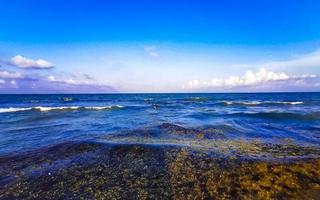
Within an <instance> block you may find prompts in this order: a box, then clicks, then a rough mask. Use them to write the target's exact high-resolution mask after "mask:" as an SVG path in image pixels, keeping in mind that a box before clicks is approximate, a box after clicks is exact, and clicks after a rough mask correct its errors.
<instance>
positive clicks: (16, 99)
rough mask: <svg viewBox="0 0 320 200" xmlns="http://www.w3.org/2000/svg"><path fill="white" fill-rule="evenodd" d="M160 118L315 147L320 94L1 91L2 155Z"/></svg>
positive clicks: (319, 136) (99, 137)
mask: <svg viewBox="0 0 320 200" xmlns="http://www.w3.org/2000/svg"><path fill="white" fill-rule="evenodd" d="M165 123H169V124H173V125H179V126H182V127H186V128H199V129H200V128H203V127H211V128H214V129H215V130H217V131H218V132H219V133H221V134H223V136H224V138H226V139H241V140H256V139H258V140H260V141H262V142H272V143H277V142H281V141H282V140H283V139H290V140H292V141H293V142H295V143H299V144H301V145H306V146H307V145H316V146H318V145H320V93H272V94H271V93H270V94H267V93H264V94H262V93H257V94H90V95H89V94H88V95H67V94H63V95H0V130H1V131H0V154H10V153H13V152H19V151H20V152H21V151H26V150H31V149H34V148H40V147H45V146H48V145H53V144H57V143H62V142H68V141H74V140H80V141H88V140H89V141H92V140H93V141H103V140H104V139H105V138H106V136H108V135H110V134H113V135H117V134H122V133H123V132H127V133H128V131H131V130H132V131H134V130H140V131H141V130H145V129H149V128H153V129H156V128H157V127H159V126H161V124H165ZM129 133H130V132H129ZM133 133H134V132H133ZM176 139H177V138H176ZM178 139H179V138H178ZM105 140H107V139H105ZM176 141H177V140H176ZM178 143H179V140H178Z"/></svg>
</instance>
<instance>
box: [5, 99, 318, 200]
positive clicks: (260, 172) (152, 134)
mask: <svg viewBox="0 0 320 200" xmlns="http://www.w3.org/2000/svg"><path fill="white" fill-rule="evenodd" d="M0 129H1V132H0V186H1V187H0V188H2V189H0V198H25V199H32V198H41V199H57V198H64V199H72V198H74V197H75V196H76V197H77V198H84V199H88V198H89V199H92V198H96V199H105V198H107V199H123V198H125V199H130V198H131V199H137V198H139V199H145V198H149V199H150V198H151V199H157V198H162V199H210V198H213V199H239V198H240V199H248V198H249V199H266V198H276V199H286V198H296V197H298V198H304V199H305V198H314V199H317V198H320V196H319V194H320V174H319V171H320V163H319V161H320V159H319V157H320V93H277V94H112V95H111V94H99V95H95V94H93V95H0Z"/></svg>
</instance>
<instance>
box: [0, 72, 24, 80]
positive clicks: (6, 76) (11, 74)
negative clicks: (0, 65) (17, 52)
mask: <svg viewBox="0 0 320 200" xmlns="http://www.w3.org/2000/svg"><path fill="white" fill-rule="evenodd" d="M0 78H4V79H19V78H23V75H22V74H20V73H19V72H8V71H0Z"/></svg>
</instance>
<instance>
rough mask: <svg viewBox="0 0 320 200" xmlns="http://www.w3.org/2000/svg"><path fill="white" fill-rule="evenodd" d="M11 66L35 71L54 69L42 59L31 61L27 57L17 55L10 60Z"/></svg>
mask: <svg viewBox="0 0 320 200" xmlns="http://www.w3.org/2000/svg"><path fill="white" fill-rule="evenodd" d="M10 64H12V65H15V66H17V67H20V68H34V69H49V68H52V67H53V65H52V64H51V63H50V62H48V61H46V60H42V59H37V60H33V59H29V58H26V57H23V56H21V55H16V56H14V57H13V58H11V60H10Z"/></svg>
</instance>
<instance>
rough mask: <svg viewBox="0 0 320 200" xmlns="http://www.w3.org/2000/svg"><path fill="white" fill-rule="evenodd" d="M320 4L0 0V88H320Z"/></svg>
mask: <svg viewBox="0 0 320 200" xmlns="http://www.w3.org/2000/svg"><path fill="white" fill-rule="evenodd" d="M319 10H320V1H316V0H304V1H298V0H282V1H277V0H259V1H256V0H239V1H233V0H225V1H220V0H210V1H209V0H207V1H205V0H184V1H182V0H170V1H169V0H161V1H160V0H153V1H148V0H108V1H103V0H82V1H79V0H69V1H63V0H55V1H51V0H0V11H1V12H0V93H114V92H123V93H130V92H300V91H304V92H308V91H320V12H319Z"/></svg>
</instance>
